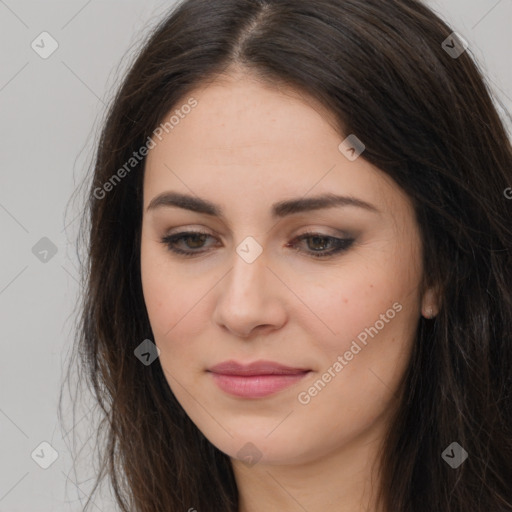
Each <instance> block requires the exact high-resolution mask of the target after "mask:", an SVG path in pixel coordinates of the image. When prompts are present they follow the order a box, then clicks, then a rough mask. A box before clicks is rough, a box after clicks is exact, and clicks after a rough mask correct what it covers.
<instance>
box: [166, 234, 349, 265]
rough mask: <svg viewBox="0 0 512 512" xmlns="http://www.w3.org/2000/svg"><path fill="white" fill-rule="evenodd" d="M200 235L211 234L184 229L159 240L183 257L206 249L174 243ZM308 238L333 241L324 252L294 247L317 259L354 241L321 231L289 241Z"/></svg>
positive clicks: (299, 240) (341, 249) (340, 250)
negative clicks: (195, 249) (184, 248)
mask: <svg viewBox="0 0 512 512" xmlns="http://www.w3.org/2000/svg"><path fill="white" fill-rule="evenodd" d="M201 235H204V236H207V237H211V235H210V234H209V233H204V232H202V231H184V232H182V233H177V234H175V235H168V236H165V237H163V238H162V240H161V241H162V243H163V244H164V245H165V246H166V247H167V249H168V250H170V251H172V252H174V253H175V254H178V255H180V256H183V257H185V258H191V257H194V256H197V255H199V254H203V253H205V252H207V251H184V250H183V249H178V248H177V247H176V246H175V244H176V243H177V242H179V241H180V240H183V239H190V238H193V237H194V236H201ZM308 238H320V239H325V240H330V241H333V242H334V246H335V247H334V249H331V250H330V251H327V252H325V251H324V252H320V251H302V250H301V249H295V250H296V251H298V252H306V253H307V252H309V254H310V255H311V256H312V257H313V258H318V259H320V258H329V257H332V256H334V255H336V254H339V253H342V252H345V251H347V250H348V249H349V248H350V246H351V245H352V244H353V243H354V239H353V238H336V237H333V236H328V235H323V234H321V233H314V232H306V233H303V234H302V235H299V236H298V237H296V238H294V239H293V240H292V242H291V243H292V244H293V243H294V242H297V241H298V242H301V241H302V240H307V239H308ZM287 247H289V245H287Z"/></svg>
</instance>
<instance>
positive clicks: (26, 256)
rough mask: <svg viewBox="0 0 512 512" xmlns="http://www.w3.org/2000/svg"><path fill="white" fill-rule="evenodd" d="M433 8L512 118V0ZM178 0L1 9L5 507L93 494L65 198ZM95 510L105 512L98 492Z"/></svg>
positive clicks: (1, 459)
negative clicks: (79, 394)
mask: <svg viewBox="0 0 512 512" xmlns="http://www.w3.org/2000/svg"><path fill="white" fill-rule="evenodd" d="M428 3H429V5H431V6H432V7H433V8H434V9H435V10H436V11H437V12H438V13H440V14H441V15H442V17H444V18H445V19H446V20H447V21H448V22H449V23H450V24H451V26H452V27H453V29H454V30H456V31H457V32H459V33H460V34H462V35H463V37H464V38H465V39H466V40H467V41H468V42H469V44H470V48H471V51H472V53H473V54H474V55H475V57H476V59H477V60H478V62H479V64H480V66H481V68H482V69H483V70H484V72H485V73H486V76H487V77H488V80H489V82H490V84H491V86H492V88H493V89H494V91H495V94H496V95H497V96H498V97H499V98H500V99H501V100H502V101H503V103H504V105H505V107H506V108H507V109H508V110H512V99H511V97H512V66H511V65H510V64H511V59H510V52H511V48H512V30H511V21H512V0H472V1H468V0H446V1H440V0H439V1H435V2H434V1H429V2H428ZM173 4H174V2H172V1H168V2H165V1H163V0H159V1H158V0H152V1H144V2H143V1H142V0H139V1H127V0H124V1H122V2H121V1H105V0H89V1H87V0H66V1H60V2H56V1H37V2H35V1H34V2H29V1H24V0H0V39H1V40H0V43H1V46H0V48H1V50H0V55H1V65H0V113H1V115H0V141H1V143H0V144H1V145H0V148H1V156H0V158H1V164H0V165H1V173H0V228H1V233H2V240H3V243H2V248H1V252H0V254H1V266H0V312H1V336H2V337H1V358H0V512H21V511H23V512H28V511H38V512H47V511H64V510H73V511H79V510H81V506H80V501H81V500H82V501H84V499H85V496H86V495H87V493H88V492H89V489H90V485H91V483H92V481H91V480H90V479H91V478H92V476H93V474H94V472H93V471H94V470H93V468H92V467H86V468H85V471H84V474H85V476H81V478H78V477H77V475H75V474H74V473H73V471H72V469H73V461H72V459H71V456H70V453H69V443H70V442H71V437H72V433H73V434H75V435H78V436H79V437H78V446H80V442H85V441H86V439H87V437H86V436H87V435H88V434H87V432H86V428H85V427H86V425H87V424H88V419H89V418H88V416H87V415H85V413H83V414H77V417H76V423H78V426H77V427H76V428H75V429H74V430H73V432H72V433H71V429H72V427H73V423H72V421H73V420H72V417H71V416H70V417H69V418H70V419H69V420H68V426H67V428H65V429H64V428H62V429H61V426H60V424H59V422H58V420H57V412H56V411H57V399H58V395H59V391H60V385H61V382H62V380H63V373H62V372H63V370H64V367H65V360H66V357H67V354H68V351H69V347H70V344H71V343H72V339H71V333H72V328H73V319H74V317H73V305H74V302H75V298H76V295H77V292H78V281H77V279H78V270H77V269H78V262H77V259H76V255H75V248H74V242H75V238H74V237H75V236H76V232H77V228H78V221H77V220H76V217H77V215H78V213H79V211H78V210H77V208H76V206H75V205H74V204H73V203H69V200H70V197H71V194H72V192H73V190H74V189H75V188H76V186H77V185H78V184H79V183H80V182H81V180H82V177H83V176H84V173H85V172H86V171H87V169H88V165H89V164H90V161H91V155H92V150H93V144H94V141H95V137H96V134H97V130H98V128H99V126H100V124H101V120H102V116H103V113H104V108H105V104H107V102H108V100H109V99H110V97H111V94H112V93H113V91H114V89H115V86H116V84H117V83H118V79H119V76H120V75H122V72H123V71H124V70H125V69H126V65H127V64H128V62H129V59H130V56H131V55H132V52H133V49H136V48H137V46H136V45H137V43H138V41H140V40H141V37H142V36H144V34H145V33H146V32H147V30H148V29H150V28H151V27H152V26H154V24H155V23H156V22H157V21H158V20H159V19H160V18H161V17H162V15H163V14H164V13H165V12H166V11H167V9H168V8H169V7H170V6H171V5H173ZM43 31H47V32H49V33H50V34H51V35H52V37H53V38H54V39H55V40H56V41H57V42H58V44H59V47H58V49H57V50H56V51H55V53H53V54H52V55H51V56H50V57H49V58H48V59H42V58H41V57H40V56H39V55H38V54H37V53H36V52H35V51H34V50H33V49H32V48H31V43H32V41H33V40H34V39H36V37H37V36H39V34H40V33H41V32H43ZM440 43H441V42H440ZM133 45H135V46H133ZM507 123H508V121H507ZM511 186H512V184H511ZM78 204H79V203H78ZM42 237H48V238H49V239H50V240H51V241H52V242H53V243H54V244H55V245H56V247H57V251H58V252H57V254H56V255H55V256H54V257H52V258H51V259H49V260H48V261H47V262H45V263H44V262H41V261H40V260H39V259H38V258H36V256H35V255H34V254H33V252H32V247H33V246H34V245H35V244H36V243H37V242H38V241H39V240H40V239H41V238H42ZM84 411H85V412H87V407H86V408H85V409H84ZM79 420H81V421H79ZM80 436H82V437H80ZM43 441H46V442H48V443H50V444H51V445H52V447H53V448H54V449H55V450H56V451H57V452H58V455H59V456H58V458H57V460H56V461H55V462H54V463H53V464H52V465H51V466H50V467H49V468H48V469H42V468H41V467H40V466H39V465H38V464H36V462H35V461H34V460H33V458H32V456H31V454H32V453H33V451H34V449H36V448H37V447H38V446H39V445H40V443H41V442H43ZM37 453H39V454H40V458H39V460H43V459H44V458H45V457H47V456H48V453H49V451H48V448H47V447H46V448H44V447H43V451H42V452H41V449H39V450H38V451H37ZM84 453H85V456H86V459H87V453H88V452H87V449H86V451H85V452H84ZM41 454H43V455H41ZM95 504H96V507H93V508H92V510H100V511H103V512H107V511H110V510H114V506H113V504H112V500H109V499H107V497H106V496H104V497H103V498H101V497H100V498H98V499H97V500H96V501H95Z"/></svg>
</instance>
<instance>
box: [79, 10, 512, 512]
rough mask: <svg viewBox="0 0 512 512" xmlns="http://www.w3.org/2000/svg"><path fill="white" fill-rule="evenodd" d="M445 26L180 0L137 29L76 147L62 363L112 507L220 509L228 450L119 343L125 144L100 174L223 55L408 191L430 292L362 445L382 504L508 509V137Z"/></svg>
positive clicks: (126, 230)
mask: <svg viewBox="0 0 512 512" xmlns="http://www.w3.org/2000/svg"><path fill="white" fill-rule="evenodd" d="M452 32H453V30H452V29H451V28H450V27H449V26H448V25H447V24H446V23H445V22H444V21H442V20H441V19H440V18H439V17H438V16H437V15H436V14H434V13H433V12H432V11H431V10H430V9H429V8H427V7H426V6H425V5H423V4H422V3H420V2H418V1H415V0H387V1H382V0H315V1H310V0H187V1H184V2H182V3H180V4H179V5H177V6H176V7H175V8H174V9H173V10H172V12H170V13H169V15H168V16H167V17H166V18H165V19H164V20H162V22H161V23H160V24H159V25H158V26H157V28H156V29H154V30H153V31H152V33H151V35H150V37H149V38H148V39H147V41H146V42H145V43H144V45H143V47H142V49H141V50H140V52H139V53H138V55H137V56H136V59H135V60H134V62H133V64H132V65H131V68H130V69H129V72H128V73H127V74H126V77H125V78H124V81H123V83H122V84H121V86H120V87H119V90H118V92H117V95H116V96H115V98H114V99H113V101H112V103H111V106H110V108H109V111H108V113H107V116H106V120H105V123H104V127H103V129H102V132H101V135H100V140H99V144H98V147H97V152H96V155H95V163H94V173H93V176H92V183H91V185H90V190H89V196H88V200H87V207H86V209H85V214H84V219H83V224H82V229H83V233H84V235H83V238H84V243H85V246H86V253H87V254H86V262H84V264H83V284H84V290H83V298H82V301H81V303H80V310H81V316H80V321H79V329H78V334H77V342H76V345H75V351H74V353H73V360H72V361H71V362H70V367H71V365H72V363H73V361H74V360H75V358H76V359H77V362H78V365H77V366H78V367H77V369H76V371H77V372H78V375H79V378H80V379H81V380H83V382H84V384H86V386H87V387H88V388H90V389H92V390H93V392H94V397H95V400H96V401H97V404H98V405H99V409H98V410H99V412H100V413H101V414H102V415H103V421H102V423H101V429H99V431H98V443H100V439H103V440H104V444H102V445H101V449H100V456H101V463H100V466H101V472H100V473H101V474H100V475H98V481H97V484H96V485H98V484H99V482H100V480H101V479H102V478H103V477H104V476H105V475H107V474H108V476H109V478H110V482H111V485H112V489H113V490H114V493H115V498H116V501H117V503H118V505H119V507H120V509H121V510H123V511H126V512H127V511H129V512H156V511H158V512H163V511H166V512H167V511H168V512H174V511H176V512H177V511H182V510H189V509H190V508H193V509H196V510H198V511H199V512H201V511H211V512H236V511H237V507H238V497H237V488H236V485H235V481H234V476H233V471H232V467H231V462H230V459H229V457H228V456H227V455H226V454H224V453H222V452H220V451H219V450H218V449H217V448H215V447H214V446H213V445H212V444H211V443H210V442H209V441H208V440H207V439H206V438H205V437H204V436H203V435H202V433H201V432H200V431H199V430H198V429H197V427H196V426H195V425H194V424H193V423H192V421H191V420H190V419H189V418H188V416H187V414H186V413H185V411H184V410H183V409H182V407H181V406H180V404H179V403H178V402H177V400H176V399H175V397H174V395H173V393H172V392H171V390H170V388H169V385H168V383H167V381H166V379H165V376H164V373H163V370H162V367H161V365H160V362H159V360H156V361H155V362H154V363H153V364H151V365H148V366H145V365H143V364H141V361H140V360H139V359H137V357H135V356H134V350H135V348H136V347H137V346H139V345H140V343H141V342H142V341H143V340H145V339H150V340H152V339H154V338H153V336H152V331H151V326H150V323H149V320H148V315H147V312H146V308H145V304H144V298H143V294H142V287H141V277H140V257H139V252H140V233H141V219H142V183H143V181H142V180H143V176H144V162H145V159H144V158H141V159H140V161H137V162H135V163H134V162H133V161H132V164H134V165H131V167H130V170H129V172H128V171H127V172H126V173H122V174H123V178H122V180H120V181H115V182H114V181H112V177H113V175H114V174H116V173H117V171H118V170H119V169H120V168H122V167H123V165H124V166H125V170H127V168H126V162H128V161H130V158H132V156H133V153H134V152H137V151H138V150H139V149H140V148H141V147H143V146H144V145H146V144H147V141H148V137H151V136H153V132H154V130H155V128H156V127H157V126H158V125H159V124H160V123H161V122H162V121H163V120H164V119H163V116H164V115H166V114H167V113H168V112H170V111H171V109H172V108H176V107H179V106H180V102H183V101H184V100H183V98H187V97H188V96H189V95H190V93H191V91H193V90H194V88H196V87H197V86H198V85H201V84H203V83H204V82H205V81H206V80H213V79H215V78H216V77H218V76H219V75H221V74H222V73H224V72H228V71H229V69H230V67H232V66H238V67H241V68H243V69H246V70H249V71H250V72H251V73H252V74H253V75H254V76H257V77H258V78H259V79H262V80H264V81H266V82H267V83H269V84H273V85H279V84H284V85H288V86H291V87H293V88H295V89H296V90H298V91H301V92H302V93H304V94H305V95H306V96H309V97H311V98H314V99H316V100H318V101H319V102H320V103H321V104H323V105H324V106H325V107H326V109H327V110H328V111H329V112H331V113H332V114H333V116H334V118H335V119H336V120H337V123H338V125H339V131H340V142H341V140H343V138H344V136H346V135H348V134H352V133H353V134H356V135H357V137H358V138H359V139H360V140H362V141H363V143H364V144H365V146H366V150H365V152H364V155H363V157H364V158H365V159H366V160H368V161H369V162H370V163H372V164H374V165H375V166H377V167H378V168H380V169H381V170H382V171H383V172H385V173H386V174H388V175H389V176H390V177H392V179H393V180H394V181H395V182H396V183H397V185H399V186H400V187H401V188H402V189H403V190H404V191H405V192H406V193H407V194H408V196H409V197H410V198H411V200H412V202H413V204H414V208H415V214H416V218H417V222H418V225H419V229H420V233H421V237H422V242H423V249H424V250H423V266H424V274H425V276H427V277H426V279H425V282H424V283H423V284H422V286H427V285H431V284H433V283H436V284H437V285H438V286H439V287H440V290H441V307H440V311H439V314H438V316H437V317H436V318H435V319H434V320H426V319H424V318H422V319H420V321H419V325H418V330H417V336H416V339H415V343H414V348H413V354H412V357H411V360H410V364H409V366H408V369H407V371H406V373H405V375H404V377H403V393H402V395H401V396H402V398H401V403H400V408H399V410H398V414H397V416H396V418H395V420H394V423H393V425H392V427H391V429H390V431H389V435H388V437H387V439H386V444H385V449H384V451H383V453H382V461H383V468H384V471H383V481H382V489H381V496H380V497H381V498H382V500H381V503H382V505H383V508H384V509H385V510H386V511H389V512H432V511H436V512H470V511H473V512H477V511H478V512H481V511H482V510H486V511H489V512H498V511H500V512H501V511H503V512H504V511H509V512H510V511H512V258H511V249H512V220H511V219H512V200H510V199H509V197H510V195H509V194H507V189H508V190H510V189H509V187H511V186H512V148H511V144H510V140H509V138H508V135H507V132H506V130H505V128H504V124H503V121H502V120H501V119H500V117H499V115H498V113H497V110H496V107H495V105H494V104H493V98H492V94H491V93H490V91H489V89H488V87H487V85H486V83H485V80H484V78H483V75H482V72H481V71H480V70H479V68H478V65H477V64H476V63H475V61H474V59H473V58H472V56H471V48H468V49H466V51H463V50H464V48H462V51H461V53H460V55H454V54H453V51H452V52H450V51H449V49H450V48H451V49H453V48H455V49H457V48H458V49H459V50H461V44H462V43H461V40H460V39H457V38H456V36H452V35H451V34H452ZM450 37H451V38H452V39H449V38H450ZM454 38H455V39H454ZM446 40H448V42H449V43H448V48H447V44H446V43H443V42H444V41H446ZM109 180H111V181H110V183H111V185H112V186H110V187H108V191H106V188H105V183H107V182H108V181H109ZM100 432H101V434H100ZM102 435H103V436H104V437H101V436H102ZM452 442H457V443H459V444H460V445H461V446H462V447H463V448H464V449H465V450H466V451H467V453H468V454H469V457H468V459H467V460H466V461H465V462H464V463H463V464H462V465H460V466H459V467H458V468H457V469H453V468H452V467H450V466H449V465H448V464H447V463H446V462H445V460H443V458H442V456H441V454H442V452H443V451H444V450H445V449H446V447H448V446H449V445H450V444H451V443H452ZM95 489H96V487H95ZM88 505H89V502H88V503H87V505H86V508H85V509H88Z"/></svg>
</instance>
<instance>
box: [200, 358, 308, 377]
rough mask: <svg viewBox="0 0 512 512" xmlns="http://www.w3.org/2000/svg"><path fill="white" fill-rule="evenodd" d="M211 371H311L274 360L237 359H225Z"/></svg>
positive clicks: (263, 372)
mask: <svg viewBox="0 0 512 512" xmlns="http://www.w3.org/2000/svg"><path fill="white" fill-rule="evenodd" d="M208 371H209V372H212V373H219V374H222V375H243V376H251V375H296V374H299V373H305V372H307V371H309V370H308V369H307V368H294V367H291V366H285V365H282V364H279V363H276V362H273V361H254V362H253V363H249V364H242V363H238V362H237V361H224V362H223V363H219V364H216V365H215V366H212V367H211V368H209V369H208Z"/></svg>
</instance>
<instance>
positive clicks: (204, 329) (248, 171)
mask: <svg viewBox="0 0 512 512" xmlns="http://www.w3.org/2000/svg"><path fill="white" fill-rule="evenodd" d="M191 97H193V98H194V99H195V100H196V101H197V104H196V106H195V107H194V108H192V109H189V108H184V109H180V106H181V105H182V104H181V103H180V105H177V106H176V109H178V110H181V115H180V116H179V122H178V123H176V124H174V127H173V128H172V129H170V130H168V133H165V131H164V134H163V136H162V137H161V139H162V140H161V141H160V140H159V139H158V138H155V139H154V141H155V143H156V145H155V146H154V147H153V148H152V149H151V151H150V152H149V154H148V157H147V162H146V169H145V178H144V214H143V225H142V243H141V271H142V285H143V291H144V298H145V302H146V306H147V310H148V314H149V319H150V322H151V327H152V331H153V334H154V342H155V343H156V345H157V346H158V348H159V349H160V364H161V365H162V368H163V370H164V373H165V376H166V379H167V381H168V383H169V386H170V388H171V389H172V391H173V393H174V395H175V396H176V398H177V400H178V401H179V402H180V404H181V405H182V406H183V408H184V410H185V411H186V412H187V414H188V415H189V417H190V418H191V420H192V421H193V422H194V423H195V424H196V425H197V427H198V428H199V429H200V430H201V431H202V432H203V434H204V435H205V436H206V437H207V438H208V439H209V440H210V441H211V443H213V444H214V445H215V446H217V447H218V448H219V449H220V450H222V451H223V452H225V453H227V454H228V455H229V456H231V457H232V458H234V459H238V460H245V461H246V462H248V464H253V463H254V462H259V463H270V464H288V463H301V462H305V461H308V460H312V459H314V458H317V457H321V456H325V455H327V454H332V453H335V452H340V451H343V450H347V449H350V448H352V447H353V446H355V445H356V444H357V443H369V442H371V441H372V440H373V441H375V440H377V439H378V438H379V436H381V435H382V433H383V432H384V430H383V429H384V428H385V423H386V420H387V418H388V415H389V413H390V411H392V410H393V406H394V405H396V401H397V399H396V396H397V395H396V393H397V389H398V384H399V381H400V379H401V377H402V376H403V373H404V370H405V368H406V365H407V362H408V359H409V356H410V351H411V347H412V343H413V340H414V336H415V332H416V327H417V323H418V320H419V317H420V315H421V310H422V306H424V303H425V300H426V299H425V297H422V296H420V292H419V284H420V279H421V272H422V268H421V245H420V244H421V242H420V238H419V231H418V228H417V225H416V222H415V218H414V214H413V209H412V206H411V204H410V202H409V200H408V198H407V196H406V195H405V194H404V193H402V191H401V190H400V189H399V188H398V186H397V185H396V184H394V182H392V181H391V180H390V179H389V178H388V177H387V176H386V175H385V174H384V173H382V172H381V171H379V170H378V169H377V168H375V167H374V166H372V165H371V164H369V163H368V162H366V161H365V160H364V153H363V154H362V156H361V157H359V158H355V156H356V155H357V153H356V154H353V152H350V151H348V152H347V151H343V150H341V149H340V148H339V146H340V143H342V141H343V140H344V139H345V137H342V136H340V135H339V134H338V133H336V131H335V130H334V128H333V127H332V126H331V125H330V124H329V123H328V122H327V121H326V115H325V113H323V112H322V111H321V109H320V108H319V107H318V106H316V108H315V107H314V106H313V105H314V104H313V102H312V101H311V102H309V103H308V102H307V100H305V99H301V97H300V96H298V95H294V94H293V93H292V91H289V90H286V91H285V90H282V91H281V92H280V91H278V90H277V89H271V88H267V87H265V86H263V85H262V84H260V83H258V82H256V81H252V80H250V79H249V78H247V77H239V78H237V79H233V80H228V81H224V82H216V83H213V84H211V85H209V86H208V87H204V88H199V89H197V90H196V91H195V92H194V93H193V94H191ZM188 99H189V98H185V99H184V101H183V102H182V103H183V105H185V104H191V103H187V101H188ZM176 109H174V110H173V112H171V113H169V116H166V119H167V118H168V117H170V116H171V115H172V114H173V113H174V112H175V110H176ZM185 112H186V114H185ZM321 112H322V113H321ZM347 135H348V134H347ZM360 135H361V137H362V138H364V134H360ZM356 149H357V148H356ZM359 149H360V148H359ZM170 194H176V195H177V194H179V195H180V196H181V195H183V196H188V197H190V199H189V200H186V201H185V200H183V199H180V201H178V202H181V207H180V206H177V205H176V202H177V201H175V200H176V199H179V198H178V197H177V196H174V198H173V197H171V196H170ZM327 194H329V195H332V196H333V197H334V195H336V196H346V197H350V198H353V199H355V200H357V201H360V202H361V204H363V202H364V203H367V204H368V205H369V206H366V207H364V206H361V205H358V204H355V203H353V204H352V203H351V204H349V203H348V202H347V203H346V204H343V202H342V201H340V202H338V203H335V202H334V201H333V202H331V203H328V202H327V201H326V200H325V199H323V198H322V197H323V196H325V195H327ZM157 198H159V199H157ZM315 198H318V199H315ZM214 210H215V211H214ZM191 231H192V232H199V233H204V235H203V234H200V235H195V236H194V235H188V238H187V237H186V236H183V235H182V237H181V238H179V237H177V236H176V235H179V234H180V233H183V232H191ZM308 232H309V233H313V235H308V236H307V237H304V236H303V235H304V234H305V233H308ZM173 236H174V237H175V238H174V239H173V238H172V237H173ZM166 237H168V238H167V240H166V241H165V238H166ZM338 239H339V240H341V241H340V242H339V244H337V240H338ZM172 248H174V249H177V250H181V251H186V252H188V253H190V254H191V256H190V257H186V256H184V255H182V254H178V253H175V252H173V251H172V250H171V249H172ZM337 248H340V250H338V251H336V249H337ZM335 251H336V252H335ZM315 255H321V256H322V257H318V256H315ZM262 361H264V362H268V363H269V364H263V365H260V366H259V367H258V366H257V365H256V366H255V367H253V368H250V369H249V370H252V371H249V370H248V369H247V368H245V369H244V368H243V366H244V365H249V364H251V363H254V362H262ZM225 362H228V363H227V364H226V365H225V366H224V367H222V366H221V367H218V368H217V369H215V368H214V367H215V366H217V365H219V364H221V363H225ZM230 362H231V363H233V362H235V363H238V364H239V365H241V366H242V369H240V368H238V367H237V366H236V365H232V364H229V363H230ZM271 363H273V364H271ZM154 364H157V363H154ZM277 365H281V366H284V367H286V369H285V370H283V368H280V367H279V366H277ZM212 370H214V371H212ZM276 372H277V373H276ZM251 461H252V462H251Z"/></svg>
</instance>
